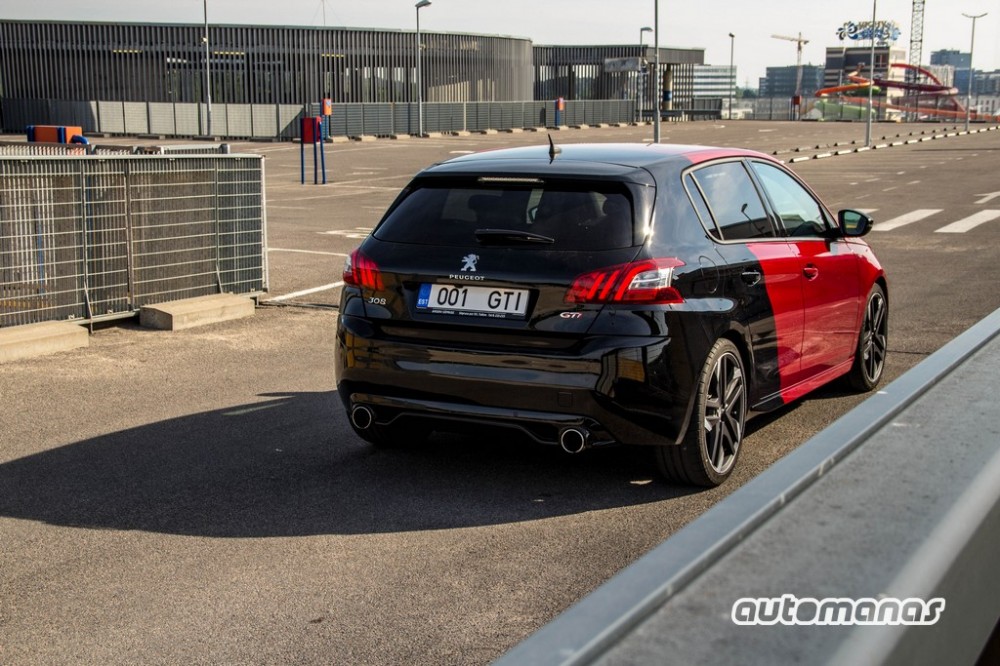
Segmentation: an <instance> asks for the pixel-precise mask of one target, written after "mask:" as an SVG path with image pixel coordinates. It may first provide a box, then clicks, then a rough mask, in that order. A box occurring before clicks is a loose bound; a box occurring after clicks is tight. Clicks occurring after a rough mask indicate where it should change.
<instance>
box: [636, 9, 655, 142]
mask: <svg viewBox="0 0 1000 666" xmlns="http://www.w3.org/2000/svg"><path fill="white" fill-rule="evenodd" d="M647 32H653V29H652V28H650V27H648V26H646V27H643V28H639V89H638V90H636V95H635V96H636V98H638V100H639V122H642V120H643V117H644V116H645V111H646V96H645V94H644V93H645V92H646V78H647V77H648V76H649V71H648V70H647V69H645V68H643V66H642V61H643V60H645V59H646V45H645V44H644V43H643V40H642V38H643V37H644V36H645V35H646V33H647ZM643 72H646V75H645V77H644V76H643Z"/></svg>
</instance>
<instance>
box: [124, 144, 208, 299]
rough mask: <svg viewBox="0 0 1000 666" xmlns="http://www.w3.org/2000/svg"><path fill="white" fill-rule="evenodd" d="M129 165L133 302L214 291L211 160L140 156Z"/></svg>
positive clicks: (182, 296) (188, 296) (174, 297)
mask: <svg viewBox="0 0 1000 666" xmlns="http://www.w3.org/2000/svg"><path fill="white" fill-rule="evenodd" d="M131 166H132V170H131V174H130V175H131V178H130V186H129V199H130V214H131V218H132V252H133V266H134V269H133V275H134V284H133V289H134V295H135V302H136V304H137V305H140V306H142V305H149V304H151V303H162V302H164V301H173V300H176V299H180V298H191V297H194V296H204V295H207V294H213V293H218V291H219V290H218V287H217V284H218V280H217V279H216V271H217V265H216V255H217V252H216V236H217V229H216V212H215V203H216V201H215V197H216V179H215V170H214V169H213V168H212V164H211V163H210V162H208V161H206V160H192V159H191V158H184V159H176V160H170V161H165V160H141V161H137V162H135V163H133V164H132V165H131Z"/></svg>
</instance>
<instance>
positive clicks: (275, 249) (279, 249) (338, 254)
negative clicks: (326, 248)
mask: <svg viewBox="0 0 1000 666" xmlns="http://www.w3.org/2000/svg"><path fill="white" fill-rule="evenodd" d="M267 251H268V252H298V253H299V254H323V255H327V256H330V257H346V256H347V255H346V254H345V253H343V252H320V251H319V250H292V249H289V248H284V247H269V248H267Z"/></svg>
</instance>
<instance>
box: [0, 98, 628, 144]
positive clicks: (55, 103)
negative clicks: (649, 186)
mask: <svg viewBox="0 0 1000 666" xmlns="http://www.w3.org/2000/svg"><path fill="white" fill-rule="evenodd" d="M0 104H2V105H3V114H2V117H3V122H4V127H3V129H5V130H7V131H22V130H23V128H24V127H26V126H27V125H32V124H35V125H45V124H67V123H70V124H73V125H77V126H80V127H82V128H83V130H84V132H87V133H90V134H93V133H104V134H125V135H129V134H133V135H134V134H139V135H144V134H153V135H162V136H170V137H178V136H179V137H193V136H201V135H204V134H206V133H207V132H208V126H209V123H208V122H207V115H208V113H207V108H206V107H205V105H202V104H193V103H192V104H182V103H154V102H149V103H146V102H104V101H99V102H69V101H62V100H35V99H0ZM423 111H424V131H425V132H451V131H476V130H487V129H496V130H500V129H517V128H525V127H544V126H551V125H554V124H555V102H554V101H551V100H550V101H524V102H425V103H424V107H423ZM635 112H636V103H635V100H566V108H565V110H564V111H563V118H562V121H563V124H566V125H577V124H578V125H583V124H592V125H596V124H598V123H618V122H631V121H633V120H634V119H635ZM319 114H320V106H319V104H304V105H288V104H279V105H273V104H213V105H212V122H211V128H212V135H213V136H220V137H237V138H251V139H268V138H270V139H285V140H290V139H293V138H297V137H299V134H300V123H299V121H300V120H301V119H302V118H303V117H304V116H305V115H310V116H316V115H319ZM326 129H327V134H328V135H329V136H361V135H377V136H389V135H393V134H416V133H417V131H418V130H417V105H416V104H415V103H357V104H342V103H338V104H334V105H333V116H331V117H328V119H327V128H326Z"/></svg>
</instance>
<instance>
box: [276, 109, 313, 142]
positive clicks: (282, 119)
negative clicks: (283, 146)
mask: <svg viewBox="0 0 1000 666" xmlns="http://www.w3.org/2000/svg"><path fill="white" fill-rule="evenodd" d="M306 112H307V109H306V107H304V106H301V105H298V104H281V105H279V106H278V108H277V113H278V138H281V139H287V140H290V139H293V138H295V137H297V136H299V134H301V133H302V132H301V129H302V127H301V122H300V121H301V120H302V118H303V117H305V113H306Z"/></svg>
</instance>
